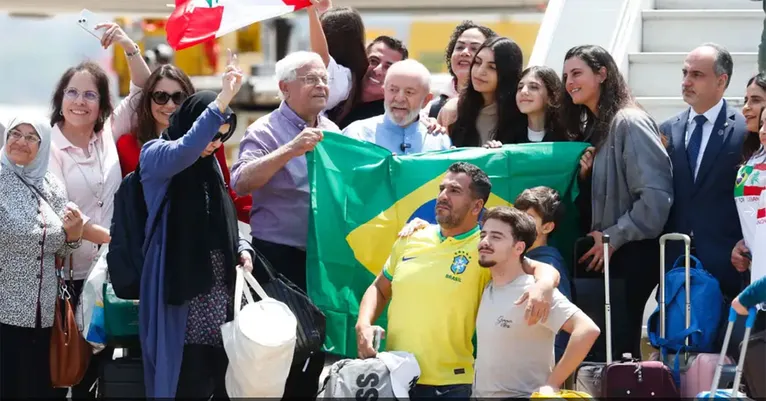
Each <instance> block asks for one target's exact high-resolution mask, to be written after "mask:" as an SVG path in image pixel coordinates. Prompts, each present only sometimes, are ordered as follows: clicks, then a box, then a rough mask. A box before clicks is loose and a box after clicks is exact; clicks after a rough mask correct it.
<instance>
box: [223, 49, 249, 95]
mask: <svg viewBox="0 0 766 401" xmlns="http://www.w3.org/2000/svg"><path fill="white" fill-rule="evenodd" d="M226 50H227V51H228V53H229V55H228V62H227V63H226V70H225V71H224V72H223V77H222V78H221V79H222V86H221V93H220V94H219V95H218V98H219V99H220V100H221V102H222V103H223V106H225V107H228V105H229V103H231V101H232V99H234V96H235V95H236V94H237V92H239V89H240V88H242V79H243V78H244V73H243V72H242V69H240V68H239V61H238V60H237V55H236V54H234V53H232V51H231V49H226ZM225 107H224V108H225Z"/></svg>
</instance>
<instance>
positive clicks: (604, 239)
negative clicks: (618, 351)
mask: <svg viewBox="0 0 766 401" xmlns="http://www.w3.org/2000/svg"><path fill="white" fill-rule="evenodd" d="M609 241H610V239H609V234H603V235H602V236H601V243H602V244H603V245H604V301H605V302H604V313H605V319H604V325H605V326H606V364H607V365H610V364H611V363H612V304H611V303H610V301H609Z"/></svg>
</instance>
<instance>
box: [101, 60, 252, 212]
mask: <svg viewBox="0 0 766 401" xmlns="http://www.w3.org/2000/svg"><path fill="white" fill-rule="evenodd" d="M193 94H194V85H192V82H191V80H190V79H189V76H188V75H186V73H184V72H183V71H181V69H180V68H178V67H176V66H174V65H172V64H164V65H161V66H159V67H158V68H157V69H156V70H154V72H152V73H151V75H149V78H148V79H147V80H146V83H145V84H144V86H143V89H136V90H135V91H134V92H133V93H131V101H130V103H129V104H130V106H129V107H130V108H129V110H128V114H130V116H129V119H128V120H129V121H131V124H130V125H122V126H121V127H120V129H119V130H117V131H116V132H115V133H114V134H115V135H116V136H119V138H120V139H118V140H117V155H118V157H119V159H120V167H121V170H122V176H123V177H124V176H126V175H128V173H131V172H133V171H135V170H136V167H137V166H138V160H139V156H140V154H141V147H142V146H144V144H145V143H147V142H149V141H151V140H152V139H157V138H158V137H159V136H160V134H161V133H162V131H164V130H166V129H167V128H168V126H169V125H170V116H171V115H172V114H173V113H174V112H175V111H176V110H178V107H179V106H180V105H181V103H182V102H183V101H184V100H185V99H186V98H188V97H189V96H191V95H193ZM215 158H216V160H218V163H219V164H220V165H221V171H222V172H223V177H224V181H225V182H226V185H227V186H228V187H230V185H229V182H230V173H229V166H228V164H227V163H226V151H225V149H224V145H223V144H221V147H219V148H218V149H217V150H216V151H215ZM229 196H230V197H231V199H232V200H233V201H234V204H235V205H236V207H237V217H238V218H239V220H240V221H242V222H245V223H247V222H249V221H250V208H251V206H252V203H253V200H252V197H251V196H250V195H247V196H238V195H237V194H236V193H235V192H234V190H232V189H229Z"/></svg>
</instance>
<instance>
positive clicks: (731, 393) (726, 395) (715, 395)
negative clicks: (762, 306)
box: [696, 308, 758, 400]
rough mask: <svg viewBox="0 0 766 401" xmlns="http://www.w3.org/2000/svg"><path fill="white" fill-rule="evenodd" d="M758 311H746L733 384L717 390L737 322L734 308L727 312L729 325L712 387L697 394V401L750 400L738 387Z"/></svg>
mask: <svg viewBox="0 0 766 401" xmlns="http://www.w3.org/2000/svg"><path fill="white" fill-rule="evenodd" d="M757 312H758V310H757V309H756V308H750V310H749V311H748V316H747V321H746V322H745V339H744V341H742V348H741V349H742V351H741V353H740V355H739V363H738V364H737V373H736V374H735V375H734V384H733V386H732V388H730V389H718V382H719V381H720V379H721V370H722V369H723V367H724V360H725V358H724V357H725V355H726V350H727V349H728V348H729V341H730V340H731V331H732V329H733V328H734V321H735V320H737V312H736V311H735V310H734V308H731V309H730V310H729V324H728V326H727V327H726V336H725V337H724V339H723V347H721V348H722V350H721V355H720V356H719V358H718V366H717V367H716V369H715V376H714V377H713V387H712V388H711V389H710V391H703V392H701V393H699V394H697V397H696V399H697V400H704V399H724V400H729V399H738V400H750V398H748V397H747V395H746V394H745V393H743V392H741V391H739V385H740V383H741V382H742V368H743V366H744V365H745V354H746V352H747V343H748V342H749V341H750V330H751V329H752V328H753V325H754V324H755V317H756V314H757Z"/></svg>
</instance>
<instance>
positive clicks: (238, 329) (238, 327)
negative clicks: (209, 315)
mask: <svg viewBox="0 0 766 401" xmlns="http://www.w3.org/2000/svg"><path fill="white" fill-rule="evenodd" d="M245 281H247V283H248V284H249V286H250V287H252V289H253V290H255V292H256V294H258V296H259V297H261V300H260V301H258V302H253V296H252V295H251V294H250V290H249V288H246V287H245ZM246 290H247V291H246ZM243 295H244V296H245V298H246V299H247V304H246V305H245V306H244V307H242V296H243ZM297 326H298V322H297V320H296V319H295V315H293V313H292V312H291V311H290V309H289V308H288V307H287V305H285V304H284V303H282V302H279V301H277V300H275V299H273V298H271V297H269V296H268V295H266V292H265V291H264V290H263V288H262V287H261V285H260V284H258V281H256V279H255V277H253V275H252V274H251V273H250V272H247V271H244V270H242V269H241V268H239V267H237V279H236V284H235V287H234V320H232V321H230V322H227V323H225V324H224V325H222V326H221V334H222V336H223V346H224V349H225V350H226V355H227V356H228V358H229V366H228V368H227V369H226V392H227V394H228V395H229V397H230V398H240V397H264V398H266V397H274V398H281V397H282V395H284V391H285V382H286V381H287V376H288V374H289V373H290V366H291V365H292V361H293V352H294V351H295V338H296V332H297Z"/></svg>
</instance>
